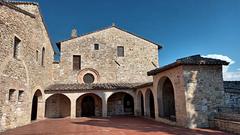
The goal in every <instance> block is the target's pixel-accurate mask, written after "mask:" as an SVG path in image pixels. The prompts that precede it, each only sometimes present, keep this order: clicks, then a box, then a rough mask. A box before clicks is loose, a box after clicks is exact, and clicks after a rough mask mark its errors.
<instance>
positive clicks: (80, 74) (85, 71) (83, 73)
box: [77, 68, 100, 83]
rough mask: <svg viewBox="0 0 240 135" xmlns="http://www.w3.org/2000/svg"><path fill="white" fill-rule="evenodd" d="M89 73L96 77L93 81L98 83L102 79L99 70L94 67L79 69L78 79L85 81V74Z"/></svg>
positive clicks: (81, 81) (80, 81)
mask: <svg viewBox="0 0 240 135" xmlns="http://www.w3.org/2000/svg"><path fill="white" fill-rule="evenodd" d="M87 74H91V75H92V76H93V78H94V80H93V83H98V82H99V81H100V75H99V73H98V71H97V70H95V69H93V68H85V69H82V70H80V71H79V73H78V77H77V80H78V82H79V83H85V82H84V76H85V75H87Z"/></svg>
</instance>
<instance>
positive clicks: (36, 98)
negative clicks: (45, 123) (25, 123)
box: [31, 89, 43, 121]
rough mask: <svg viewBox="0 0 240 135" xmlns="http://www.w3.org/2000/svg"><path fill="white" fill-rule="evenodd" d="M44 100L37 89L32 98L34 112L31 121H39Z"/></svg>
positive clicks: (32, 111)
mask: <svg viewBox="0 0 240 135" xmlns="http://www.w3.org/2000/svg"><path fill="white" fill-rule="evenodd" d="M42 100H43V95H42V92H41V90H39V89H37V90H36V91H35V93H34V94H33V97H32V110H31V120H32V121H33V120H37V119H39V117H40V114H41V113H40V112H41V111H42Z"/></svg>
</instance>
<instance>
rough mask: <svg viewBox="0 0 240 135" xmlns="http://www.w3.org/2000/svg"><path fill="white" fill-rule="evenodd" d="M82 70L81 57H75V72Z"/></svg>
mask: <svg viewBox="0 0 240 135" xmlns="http://www.w3.org/2000/svg"><path fill="white" fill-rule="evenodd" d="M80 69H81V55H73V70H80Z"/></svg>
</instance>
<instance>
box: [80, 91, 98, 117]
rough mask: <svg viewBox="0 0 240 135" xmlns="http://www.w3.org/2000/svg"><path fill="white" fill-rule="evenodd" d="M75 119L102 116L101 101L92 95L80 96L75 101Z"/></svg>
mask: <svg viewBox="0 0 240 135" xmlns="http://www.w3.org/2000/svg"><path fill="white" fill-rule="evenodd" d="M76 116H77V117H92V116H102V99H101V97H99V96H98V95H96V94H94V93H87V94H84V95H82V96H80V97H79V98H78V99H77V101H76Z"/></svg>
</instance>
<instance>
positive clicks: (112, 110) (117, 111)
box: [107, 92, 134, 116]
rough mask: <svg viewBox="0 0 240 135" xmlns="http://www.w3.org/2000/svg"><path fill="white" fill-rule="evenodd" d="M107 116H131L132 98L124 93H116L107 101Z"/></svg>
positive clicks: (132, 109)
mask: <svg viewBox="0 0 240 135" xmlns="http://www.w3.org/2000/svg"><path fill="white" fill-rule="evenodd" d="M107 111H108V115H109V116H112V115H133V114H134V98H133V96H132V95H130V94H128V93H126V92H116V93H114V94H112V95H111V96H110V97H109V98H108V99H107Z"/></svg>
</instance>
